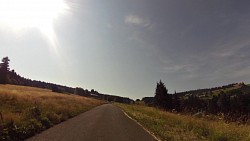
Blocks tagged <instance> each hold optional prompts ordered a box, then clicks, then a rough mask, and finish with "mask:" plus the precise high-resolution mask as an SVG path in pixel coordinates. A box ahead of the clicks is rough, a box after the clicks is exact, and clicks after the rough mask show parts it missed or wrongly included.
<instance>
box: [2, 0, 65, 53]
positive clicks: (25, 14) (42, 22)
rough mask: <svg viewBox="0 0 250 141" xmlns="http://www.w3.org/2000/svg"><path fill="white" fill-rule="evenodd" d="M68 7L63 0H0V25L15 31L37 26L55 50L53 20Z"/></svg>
mask: <svg viewBox="0 0 250 141" xmlns="http://www.w3.org/2000/svg"><path fill="white" fill-rule="evenodd" d="M68 9H69V7H68V5H67V4H66V2H65V1H64V0H0V25H2V26H4V27H7V28H9V29H12V30H14V31H16V32H21V31H25V30H29V29H32V28H37V29H38V30H39V31H40V32H41V33H42V34H43V35H44V36H45V37H46V38H47V39H48V41H49V43H50V45H51V46H52V47H53V48H54V50H55V51H56V52H57V36H56V33H55V30H54V27H53V22H54V20H55V19H56V18H58V17H59V16H60V15H61V14H65V13H66V11H67V10H68Z"/></svg>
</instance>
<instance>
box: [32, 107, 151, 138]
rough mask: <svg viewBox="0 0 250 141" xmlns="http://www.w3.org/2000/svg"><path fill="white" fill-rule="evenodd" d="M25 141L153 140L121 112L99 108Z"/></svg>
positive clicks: (114, 109)
mask: <svg viewBox="0 0 250 141" xmlns="http://www.w3.org/2000/svg"><path fill="white" fill-rule="evenodd" d="M28 141H156V140H155V139H154V138H153V137H152V136H151V135H150V134H149V133H148V132H146V131H145V130H144V129H143V128H142V127H141V126H139V125H138V124H137V123H136V122H134V121H133V120H131V119H130V118H128V117H127V116H126V115H125V114H124V113H123V112H122V110H121V109H119V108H118V107H115V106H113V105H111V104H105V105H101V106H99V107H96V108H94V109H92V110H90V111H87V112H85V113H83V114H81V115H79V116H76V117H74V118H72V119H69V120H67V121H65V122H63V123H61V124H58V125H56V126H53V127H52V128H50V129H48V130H46V131H44V132H42V133H40V134H37V135H36V136H34V137H32V138H30V139H28Z"/></svg>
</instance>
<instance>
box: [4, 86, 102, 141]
mask: <svg viewBox="0 0 250 141" xmlns="http://www.w3.org/2000/svg"><path fill="white" fill-rule="evenodd" d="M103 103H104V102H103V101H100V100H96V99H91V98H87V97H82V96H78V95H73V94H61V93H54V92H51V90H48V89H40V88H33V87H25V86H15V85H0V140H24V139H26V138H27V137H30V136H32V135H34V134H36V133H39V132H41V131H43V130H45V129H47V128H49V127H51V126H53V125H55V124H58V123H60V122H62V121H65V120H67V119H69V118H72V117H74V116H76V115H78V114H80V113H83V112H85V111H87V110H89V109H91V108H93V107H96V106H99V105H101V104H103Z"/></svg>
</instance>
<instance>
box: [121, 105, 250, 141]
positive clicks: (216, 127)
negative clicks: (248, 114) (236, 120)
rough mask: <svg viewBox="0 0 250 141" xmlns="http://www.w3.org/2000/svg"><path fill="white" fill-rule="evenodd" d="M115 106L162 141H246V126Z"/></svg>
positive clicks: (249, 136)
mask: <svg viewBox="0 0 250 141" xmlns="http://www.w3.org/2000/svg"><path fill="white" fill-rule="evenodd" d="M116 105H117V106H119V107H121V108H122V109H123V110H124V111H125V112H126V113H127V114H128V115H129V116H131V117H132V118H134V119H135V120H137V121H138V122H139V123H141V124H142V125H143V126H144V127H145V128H147V129H148V130H149V131H150V132H152V133H153V134H155V135H156V136H157V137H158V138H159V139H161V140H163V141H165V140H166V141H182V140H186V141H191V140H192V141H201V140H211V141H250V125H236V124H226V123H224V122H223V121H212V120H208V119H203V118H195V117H192V116H188V115H178V114H174V113H169V112H165V111H162V110H159V109H156V108H152V107H147V106H141V105H125V104H116Z"/></svg>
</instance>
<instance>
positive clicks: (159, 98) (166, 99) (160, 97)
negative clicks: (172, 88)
mask: <svg viewBox="0 0 250 141" xmlns="http://www.w3.org/2000/svg"><path fill="white" fill-rule="evenodd" d="M154 105H155V106H157V107H161V108H165V109H171V108H172V97H171V95H169V94H168V90H167V89H166V86H165V84H164V83H163V82H161V80H160V82H159V83H157V85H156V89H155V97H154Z"/></svg>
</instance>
